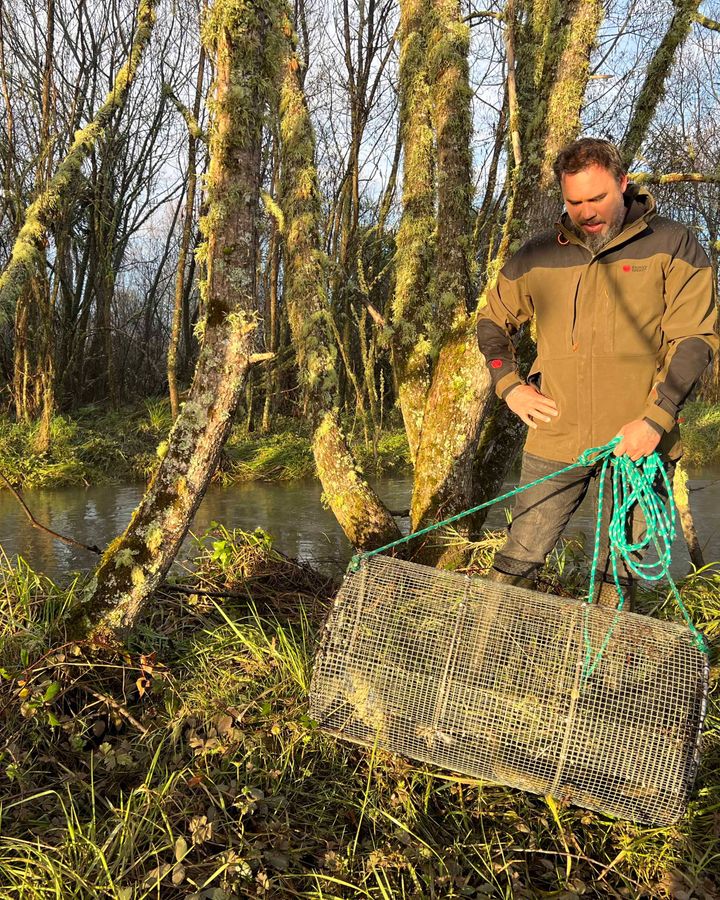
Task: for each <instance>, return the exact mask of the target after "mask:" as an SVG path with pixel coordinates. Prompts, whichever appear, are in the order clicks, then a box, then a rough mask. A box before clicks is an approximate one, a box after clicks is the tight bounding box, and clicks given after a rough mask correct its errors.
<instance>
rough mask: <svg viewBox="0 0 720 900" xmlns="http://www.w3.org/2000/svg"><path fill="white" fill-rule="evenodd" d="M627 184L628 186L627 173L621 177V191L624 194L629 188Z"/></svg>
mask: <svg viewBox="0 0 720 900" xmlns="http://www.w3.org/2000/svg"><path fill="white" fill-rule="evenodd" d="M627 186H628V177H627V175H623V177H622V178H621V179H620V191H621V192H622V193H623V194H624V193H625V191H626V190H627Z"/></svg>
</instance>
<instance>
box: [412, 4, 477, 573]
mask: <svg viewBox="0 0 720 900" xmlns="http://www.w3.org/2000/svg"><path fill="white" fill-rule="evenodd" d="M433 12H434V16H435V26H434V28H433V31H432V33H431V42H430V54H429V69H430V81H431V85H432V92H431V105H432V109H433V120H434V125H435V133H436V140H437V159H436V166H437V193H438V213H437V260H436V263H437V268H436V277H435V312H434V318H435V323H434V325H435V331H436V335H437V338H436V339H437V341H438V343H439V346H440V350H439V354H438V359H437V363H436V366H435V370H434V372H433V378H432V384H431V387H430V391H429V393H428V396H427V401H426V404H425V409H424V413H423V420H422V431H421V435H420V444H419V448H418V452H417V460H416V464H415V480H414V488H413V497H412V504H411V518H412V526H413V529H414V530H417V529H418V528H421V527H423V526H424V525H426V524H427V523H428V522H430V521H432V520H434V519H438V518H441V517H443V518H444V517H447V516H450V515H453V514H455V513H457V512H460V511H462V510H465V509H467V508H468V507H469V506H470V505H471V504H472V478H473V466H472V462H473V458H474V455H475V449H476V446H477V440H478V437H479V433H480V425H481V422H482V415H483V411H484V408H485V403H486V400H487V396H488V392H489V386H490V377H489V375H488V373H487V369H486V367H485V366H484V365H483V362H482V357H481V355H480V351H479V350H478V346H477V338H476V336H475V331H474V327H473V324H472V317H471V316H470V314H469V310H470V308H471V305H472V300H473V268H474V267H473V264H472V240H473V223H472V207H471V201H472V189H473V179H472V162H471V153H470V140H471V136H472V118H471V107H470V104H471V91H470V86H469V81H468V59H467V56H468V48H469V31H468V27H467V26H466V25H463V24H462V23H461V21H460V15H461V11H460V3H459V0H435V3H434V6H433ZM449 553H450V555H448V553H447V552H446V551H445V550H443V549H442V548H441V547H437V546H434V547H431V546H429V545H426V546H425V547H424V548H423V551H422V554H421V555H422V558H423V559H424V560H425V561H427V562H433V563H436V564H440V565H448V564H451V559H450V556H452V555H454V554H453V553H452V551H449Z"/></svg>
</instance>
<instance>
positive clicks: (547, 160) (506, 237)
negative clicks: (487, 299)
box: [474, 0, 603, 527]
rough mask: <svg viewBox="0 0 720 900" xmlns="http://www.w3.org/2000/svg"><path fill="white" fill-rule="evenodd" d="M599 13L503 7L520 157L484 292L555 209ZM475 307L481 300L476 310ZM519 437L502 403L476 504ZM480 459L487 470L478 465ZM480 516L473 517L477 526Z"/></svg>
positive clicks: (486, 495) (588, 2)
mask: <svg viewBox="0 0 720 900" xmlns="http://www.w3.org/2000/svg"><path fill="white" fill-rule="evenodd" d="M602 14H603V13H602V4H601V3H600V2H599V0H562V2H561V3H560V4H559V5H558V6H557V7H553V6H552V5H548V3H547V2H545V0H535V2H534V3H533V5H532V8H531V13H530V14H529V15H528V16H527V18H526V19H525V20H524V21H523V22H522V23H520V22H519V21H518V20H516V18H515V16H516V13H515V8H514V5H513V6H509V7H508V10H507V12H506V15H508V16H511V17H512V18H511V21H509V22H508V27H509V28H510V33H509V36H506V41H510V42H511V44H512V52H513V54H514V53H515V51H516V52H517V67H516V69H513V74H514V75H515V76H516V78H517V104H518V108H517V110H513V109H512V104H511V111H510V119H511V123H512V122H516V123H517V124H516V129H517V132H518V136H517V142H518V143H519V145H520V146H521V147H522V155H521V157H520V156H519V154H517V153H515V154H514V156H513V163H512V166H511V170H510V174H509V184H510V190H511V193H510V197H509V199H508V214H507V217H506V220H505V225H504V228H503V234H502V237H501V240H500V245H499V251H498V255H497V257H496V259H495V260H494V261H493V266H492V269H491V272H490V277H489V279H488V284H487V287H486V290H489V289H490V287H492V285H493V284H494V281H495V279H496V278H497V274H498V272H499V271H500V269H501V268H502V266H503V265H504V263H505V261H506V259H507V256H508V254H510V253H512V252H514V251H515V250H517V249H518V248H519V246H520V244H521V242H522V241H523V240H526V239H527V238H528V237H530V235H531V234H532V233H533V232H535V231H537V230H540V229H543V228H548V227H549V226H550V225H551V224H552V222H553V220H554V219H555V217H556V215H557V214H558V213H559V211H560V194H559V191H558V188H557V185H556V184H555V183H554V176H553V172H552V163H553V161H554V159H555V156H556V154H557V152H558V150H559V149H560V148H561V147H562V146H563V145H564V144H566V143H568V142H569V141H572V140H574V139H575V138H576V137H577V135H578V132H579V131H580V112H581V109H582V104H583V99H584V96H585V91H586V88H587V83H588V78H589V67H588V62H589V58H590V53H591V51H592V48H593V46H594V44H595V41H596V39H597V33H598V29H599V27H600V23H601V21H602ZM515 41H517V44H516V45H515ZM512 127H513V126H512V125H511V130H512ZM482 303H483V301H482V298H481V301H480V303H479V306H482ZM516 355H517V359H518V362H519V365H520V368H521V370H525V371H527V369H528V368H529V366H530V363H531V361H532V358H533V357H534V355H535V345H534V340H533V339H532V336H531V334H530V330H529V329H527V328H525V329H523V332H522V333H521V335H520V337H519V339H518V342H517V345H516ZM526 434H527V429H526V427H525V425H523V424H522V422H520V420H519V419H518V418H517V416H515V415H514V414H513V413H512V412H510V410H509V409H508V408H507V406H506V405H505V404H504V403H503V404H501V405H500V407H499V408H498V409H497V410H496V411H495V413H494V414H493V416H492V419H491V420H490V421H489V422H488V423H487V427H486V428H485V430H484V432H483V434H482V438H481V443H480V450H479V463H478V465H477V466H476V473H477V478H476V486H475V502H476V503H477V502H483V501H485V500H488V499H490V498H491V497H494V496H496V495H497V494H498V492H499V490H500V488H501V486H502V483H503V481H504V480H505V477H506V475H507V472H508V470H509V469H510V467H511V466H512V464H513V462H514V460H515V458H516V457H517V454H518V452H519V451H520V449H521V447H522V445H523V443H524V441H525V435H526ZM483 460H486V461H488V462H487V465H481V461H483ZM484 518H485V517H484V515H481V516H479V517H478V519H477V521H476V522H475V523H474V524H475V525H476V527H477V525H478V524H479V523H480V522H481V521H483V520H484Z"/></svg>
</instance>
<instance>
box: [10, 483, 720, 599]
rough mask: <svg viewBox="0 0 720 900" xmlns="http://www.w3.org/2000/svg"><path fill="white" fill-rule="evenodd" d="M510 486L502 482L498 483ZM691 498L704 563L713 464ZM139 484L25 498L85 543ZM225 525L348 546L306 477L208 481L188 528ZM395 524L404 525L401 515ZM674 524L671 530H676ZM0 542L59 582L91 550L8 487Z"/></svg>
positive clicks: (400, 491)
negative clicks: (74, 543)
mask: <svg viewBox="0 0 720 900" xmlns="http://www.w3.org/2000/svg"><path fill="white" fill-rule="evenodd" d="M513 486H514V483H513V482H512V481H509V482H508V483H507V484H506V486H505V490H510V489H511V488H512V487H513ZM374 487H375V489H376V490H377V491H378V493H379V495H380V497H381V498H382V499H383V500H384V501H385V503H386V504H387V505H388V507H389V508H390V509H392V510H403V509H407V507H408V506H409V502H410V491H411V480H410V478H409V476H400V477H398V476H395V477H389V478H381V479H378V480H377V481H375V483H374ZM690 487H691V490H692V493H691V504H692V509H693V513H694V515H695V521H696V525H697V527H698V532H699V535H700V541H701V543H702V545H703V547H704V551H705V560H706V562H714V561H718V560H720V469H705V470H700V471H696V472H691V473H690ZM142 491H143V485H141V484H130V485H127V484H126V485H103V486H98V487H89V488H78V487H73V488H62V489H56V490H47V491H43V490H38V491H28V492H27V493H26V494H25V501H26V502H27V504H28V506H29V507H30V509H31V510H32V512H33V514H34V515H35V517H36V519H38V521H40V522H42V523H43V524H45V525H47V526H48V527H50V528H52V529H53V530H54V531H58V532H60V533H61V534H65V535H68V536H70V537H73V538H75V539H76V540H78V541H82V542H83V543H85V544H97V546H99V547H104V546H105V545H106V544H107V543H108V542H109V541H111V540H112V539H113V538H114V537H116V536H117V535H118V534H120V533H121V532H122V531H123V529H124V528H125V526H126V525H127V523H128V521H129V519H130V515H131V513H132V511H133V509H134V508H135V506H136V505H137V503H138V501H139V499H140V497H141V496H142ZM213 521H216V522H220V523H222V524H223V525H225V526H226V527H227V528H229V529H230V528H242V529H244V530H246V531H247V530H250V531H251V530H253V529H254V528H256V527H258V526H260V527H261V528H264V529H265V530H266V531H268V532H269V533H270V534H271V535H272V536H273V538H274V540H275V545H276V546H277V548H278V549H279V550H282V551H283V552H284V553H287V554H288V555H289V556H292V557H295V558H299V559H302V560H305V561H308V562H311V563H314V564H316V565H317V566H319V567H320V568H323V569H325V570H330V571H335V572H340V571H342V569H343V568H344V566H345V564H346V563H347V561H348V559H349V557H350V555H351V552H352V551H351V548H350V546H349V544H348V542H347V540H346V539H345V536H344V535H343V533H342V531H341V530H340V528H339V526H338V525H337V522H336V521H335V519H334V517H333V515H332V513H331V512H330V511H329V510H327V509H324V508H323V506H322V503H321V488H320V485H319V483H318V482H317V481H315V480H313V479H308V480H303V481H294V482H289V483H275V484H267V483H263V482H253V483H250V484H242V485H235V486H233V487H226V488H222V487H216V486H212V487H211V488H210V489H209V490H208V492H207V494H206V496H205V498H204V500H203V502H202V504H201V506H200V509H199V510H198V513H197V515H196V517H195V521H194V523H193V526H192V533H193V534H195V535H200V534H202V533H203V532H204V531H205V530H206V529H207V528H209V527H210V524H211V523H212V522H213ZM505 522H506V518H505V512H504V509H503V507H502V506H500V505H498V506H496V507H494V508H493V509H492V510H491V515H490V517H489V519H488V522H487V524H488V527H494V528H502V527H503V526H504V525H505ZM401 525H402V526H404V529H405V530H407V527H408V520H407V519H402V520H401ZM679 530H680V529H679V526H678V531H679ZM593 532H594V514H593V510H592V505H591V503H590V501H589V500H586V501H585V502H584V503H583V505H582V506H581V507H580V509H579V510H578V512H577V513H576V515H575V517H574V518H573V520H572V521H571V523H570V525H569V526H568V530H567V534H578V533H583V534H585V536H586V544H585V546H586V547H589V541H590V536H591V535H592V534H593ZM0 547H2V549H3V550H4V552H5V553H6V554H7V555H8V556H11V557H12V556H14V555H16V554H20V555H22V556H23V557H24V558H25V559H26V560H27V562H28V563H29V564H30V565H31V566H32V567H33V568H34V569H36V570H37V571H40V572H44V573H46V574H47V575H49V576H51V577H52V578H53V579H55V580H56V581H59V582H63V581H65V580H66V579H68V578H69V576H70V573H71V572H74V571H87V570H89V569H91V568H92V567H93V566H94V564H95V562H96V559H97V557H96V556H94V555H93V554H92V553H89V552H87V551H83V550H80V549H77V548H74V547H70V546H68V545H66V544H63V543H61V542H60V541H56V540H53V539H52V538H51V537H50V536H49V535H47V534H45V533H43V532H41V531H39V530H37V529H35V528H33V527H32V526H31V525H30V523H29V521H28V520H27V518H26V517H25V514H24V512H23V510H22V509H21V507H20V505H19V504H18V503H17V501H16V500H15V498H14V497H12V495H11V494H10V493H9V492H8V491H0ZM192 549H193V547H192V539H191V538H188V539H187V540H186V542H185V544H184V545H183V550H182V551H181V554H180V558H182V557H183V556H191V555H192ZM688 569H689V562H688V555H687V550H686V547H685V544H684V541H683V539H682V535H680V536H679V537H678V538H677V539H676V542H675V544H674V547H673V565H672V571H673V574H674V575H675V576H676V577H679V576H681V575H684V574H685V573H686V572H687V571H688Z"/></svg>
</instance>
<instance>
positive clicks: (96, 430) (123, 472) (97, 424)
mask: <svg viewBox="0 0 720 900" xmlns="http://www.w3.org/2000/svg"><path fill="white" fill-rule="evenodd" d="M171 424H172V419H171V416H170V406H169V402H168V401H167V400H166V399H164V398H150V399H147V400H145V401H144V402H143V403H139V404H135V405H132V406H128V407H126V408H123V409H121V410H117V411H108V410H103V409H100V408H98V407H84V408H82V409H80V410H78V411H77V413H75V414H74V415H73V416H72V417H71V416H56V417H55V419H54V420H53V423H52V432H51V447H50V450H49V451H47V452H38V451H37V450H36V449H35V446H36V434H37V427H36V426H35V425H25V424H22V423H16V422H14V421H10V420H9V419H7V418H4V419H3V418H0V471H1V472H2V473H3V474H4V475H5V477H6V478H7V479H8V480H9V481H10V482H11V484H13V486H15V487H18V488H23V489H32V488H52V487H66V486H70V485H90V484H102V483H107V482H112V481H139V480H145V479H147V478H149V476H150V475H151V474H152V473H153V471H154V470H155V467H156V466H157V465H158V456H157V448H158V445H159V444H160V443H161V442H162V441H163V440H164V439H165V438H166V436H167V433H168V431H169V430H170V426H171ZM354 449H355V452H356V454H357V457H358V462H359V463H360V465H361V466H362V467H363V468H364V469H365V471H366V472H368V473H369V474H372V475H379V474H381V473H383V472H390V471H399V470H402V469H409V467H410V461H409V451H408V446H407V440H406V438H405V435H404V432H402V431H401V430H395V431H388V432H386V433H384V434H383V435H381V437H380V439H379V441H378V447H377V452H376V453H373V451H372V449H371V448H368V447H366V446H365V445H364V443H362V442H358V443H355V444H354ZM314 474H315V463H314V460H313V455H312V449H311V446H310V431H309V429H308V427H307V426H306V425H305V424H304V423H299V422H298V421H297V420H293V419H282V420H278V422H277V426H276V431H275V432H274V433H272V434H267V435H263V434H259V433H252V434H248V433H247V431H246V430H245V428H244V426H242V425H236V426H235V427H234V429H233V431H232V433H231V435H230V438H229V440H228V441H227V443H226V445H225V447H224V449H223V453H222V456H221V459H220V463H219V466H218V469H217V471H216V472H215V475H214V479H215V481H217V482H219V483H221V484H235V483H239V482H246V481H288V480H292V479H297V478H309V477H312V476H314Z"/></svg>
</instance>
